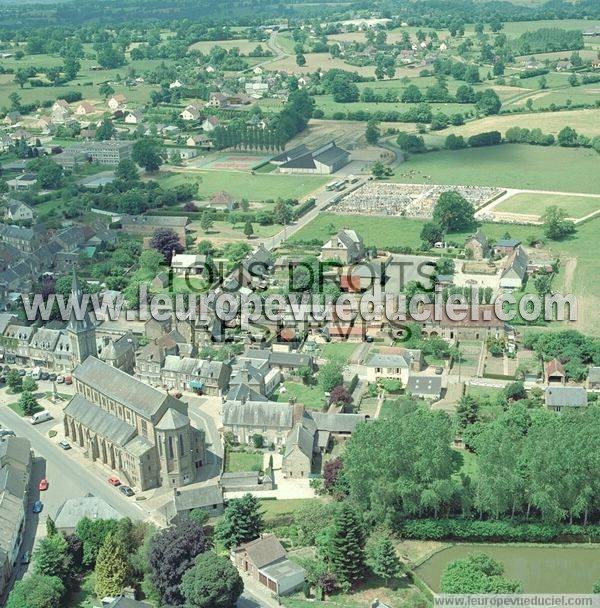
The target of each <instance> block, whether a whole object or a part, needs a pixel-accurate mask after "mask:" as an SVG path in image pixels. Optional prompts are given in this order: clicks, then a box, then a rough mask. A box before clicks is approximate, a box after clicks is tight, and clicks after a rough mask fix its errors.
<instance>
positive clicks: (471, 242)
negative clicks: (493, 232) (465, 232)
mask: <svg viewBox="0 0 600 608" xmlns="http://www.w3.org/2000/svg"><path fill="white" fill-rule="evenodd" d="M465 249H466V250H467V251H470V252H471V254H472V257H473V259H474V260H483V259H484V258H486V257H487V254H488V251H489V244H488V240H487V238H486V236H485V234H483V232H481V230H478V231H477V232H476V233H475V234H474V235H473V236H471V237H470V238H469V239H468V240H467V242H466V243H465Z"/></svg>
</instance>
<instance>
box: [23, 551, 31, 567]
mask: <svg viewBox="0 0 600 608" xmlns="http://www.w3.org/2000/svg"><path fill="white" fill-rule="evenodd" d="M30 561H31V554H30V553H29V551H25V553H23V557H22V558H21V563H22V564H23V565H24V566H26V565H27V564H28V563H29V562H30Z"/></svg>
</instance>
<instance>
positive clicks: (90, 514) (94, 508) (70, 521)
mask: <svg viewBox="0 0 600 608" xmlns="http://www.w3.org/2000/svg"><path fill="white" fill-rule="evenodd" d="M84 517H87V518H89V519H92V520H95V519H121V517H122V514H121V513H119V511H117V510H116V509H114V508H113V507H111V506H110V505H109V504H108V503H107V502H106V501H105V500H104V499H102V498H98V497H96V496H92V495H91V494H88V495H87V496H81V497H78V498H69V499H68V500H65V502H63V503H62V505H60V507H58V510H57V512H56V515H55V517H54V523H55V524H56V527H57V528H58V529H59V530H61V529H63V528H75V527H76V526H77V522H78V521H79V520H80V519H82V518H84Z"/></svg>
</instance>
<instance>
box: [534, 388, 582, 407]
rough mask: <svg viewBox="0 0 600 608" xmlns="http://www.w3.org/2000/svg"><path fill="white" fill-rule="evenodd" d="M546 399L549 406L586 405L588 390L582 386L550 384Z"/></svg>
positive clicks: (545, 395) (545, 394)
mask: <svg viewBox="0 0 600 608" xmlns="http://www.w3.org/2000/svg"><path fill="white" fill-rule="evenodd" d="M544 400H545V402H546V405H547V406H548V407H585V406H586V405H587V392H586V390H585V389H584V388H583V387H581V386H549V387H547V388H546V391H545V393H544Z"/></svg>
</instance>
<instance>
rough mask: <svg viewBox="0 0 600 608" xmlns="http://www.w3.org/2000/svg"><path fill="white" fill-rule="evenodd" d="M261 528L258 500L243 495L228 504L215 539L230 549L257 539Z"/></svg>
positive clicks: (217, 528)
mask: <svg viewBox="0 0 600 608" xmlns="http://www.w3.org/2000/svg"><path fill="white" fill-rule="evenodd" d="M263 527H264V522H263V515H262V512H261V510H260V504H259V502H258V499H257V498H255V497H254V496H252V494H244V496H242V498H235V499H233V500H231V501H230V502H229V505H228V506H227V508H226V509H225V514H224V517H223V519H222V520H221V521H220V522H219V523H218V524H217V527H216V529H215V538H216V539H217V540H219V541H220V542H221V543H222V544H223V546H225V547H226V548H227V549H230V548H231V547H237V546H238V545H241V544H242V543H247V542H250V541H251V540H254V539H256V538H258V537H259V536H260V533H261V532H262V530H263Z"/></svg>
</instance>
